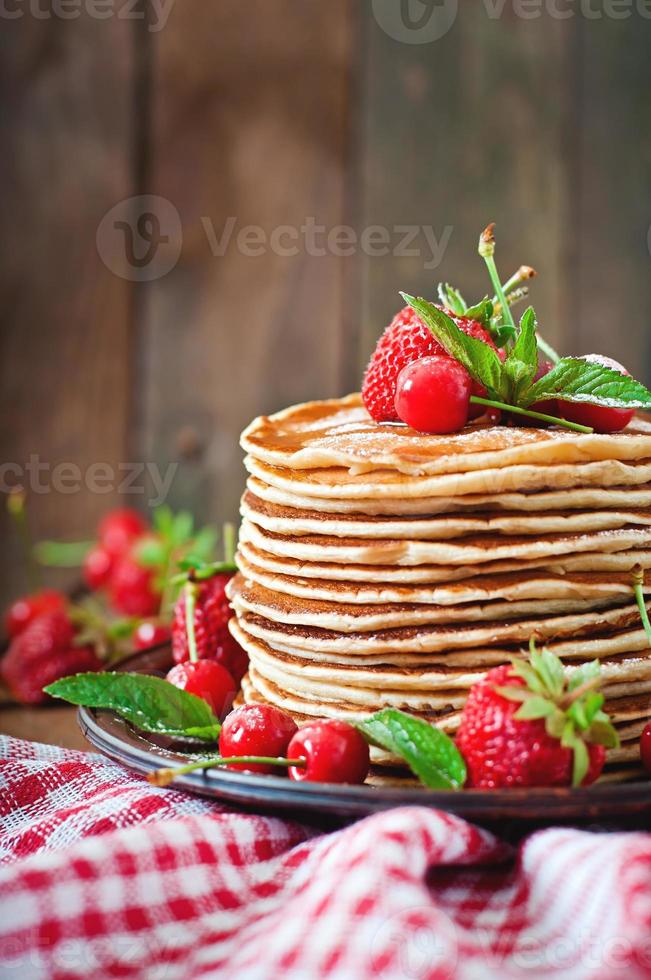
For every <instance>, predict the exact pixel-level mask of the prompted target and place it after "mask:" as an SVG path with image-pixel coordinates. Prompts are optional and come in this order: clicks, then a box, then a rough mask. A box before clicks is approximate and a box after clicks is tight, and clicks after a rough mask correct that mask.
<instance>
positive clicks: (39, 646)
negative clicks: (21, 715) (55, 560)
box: [2, 609, 101, 704]
mask: <svg viewBox="0 0 651 980" xmlns="http://www.w3.org/2000/svg"><path fill="white" fill-rule="evenodd" d="M74 642H75V631H74V627H73V625H72V623H71V621H70V619H69V617H68V616H67V614H66V613H65V612H64V611H63V610H61V609H58V610H55V611H54V612H49V613H44V614H43V615H42V616H39V617H38V618H37V619H35V620H33V622H32V623H30V625H29V626H28V627H27V629H25V630H23V632H22V633H21V634H20V635H19V636H17V637H16V638H15V639H14V640H13V641H12V643H11V645H10V647H9V649H8V650H7V653H6V655H5V657H4V659H3V661H2V676H3V679H4V681H5V683H6V684H7V686H8V688H9V690H10V691H11V693H12V694H13V696H14V697H15V698H16V700H17V701H20V702H22V703H23V704H41V703H42V702H44V701H47V695H46V694H44V693H43V688H44V687H45V686H46V685H47V684H51V683H53V681H56V680H58V679H59V678H60V677H67V676H68V675H69V674H78V673H80V672H82V671H89V670H99V669H100V667H101V663H100V661H99V659H98V657H97V656H96V654H95V651H94V650H93V648H92V647H90V646H75V645H74Z"/></svg>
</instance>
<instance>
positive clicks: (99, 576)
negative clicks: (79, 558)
mask: <svg viewBox="0 0 651 980" xmlns="http://www.w3.org/2000/svg"><path fill="white" fill-rule="evenodd" d="M112 568H113V556H112V555H110V554H109V552H108V551H107V550H106V548H103V547H102V546H101V545H99V544H98V545H96V546H95V547H94V548H91V549H90V551H89V552H88V554H87V555H86V557H85V558H84V564H83V566H82V575H83V578H84V582H85V583H86V585H87V586H88V588H89V589H90V590H91V591H92V592H95V591H96V590H97V589H101V588H102V586H104V585H106V583H107V582H108V580H109V576H110V574H111V569H112Z"/></svg>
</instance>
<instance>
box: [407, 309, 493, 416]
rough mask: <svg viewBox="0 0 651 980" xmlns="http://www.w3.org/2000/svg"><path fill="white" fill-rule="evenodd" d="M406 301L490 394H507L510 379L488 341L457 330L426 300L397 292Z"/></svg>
mask: <svg viewBox="0 0 651 980" xmlns="http://www.w3.org/2000/svg"><path fill="white" fill-rule="evenodd" d="M400 295H401V296H402V297H403V299H404V300H405V302H406V303H408V304H409V306H411V308H412V309H413V310H414V311H415V312H416V313H417V314H418V316H419V317H420V318H421V320H422V321H423V323H424V324H425V325H426V326H427V327H428V329H429V330H431V331H432V333H433V334H434V336H435V337H436V339H437V340H438V342H439V343H440V344H441V346H442V347H444V348H445V350H446V351H447V352H448V354H449V355H450V356H451V357H453V358H454V359H455V360H456V361H458V362H459V363H460V364H462V365H463V367H465V369H466V370H467V371H468V374H469V375H470V376H471V377H472V378H474V380H475V381H478V382H479V383H480V384H483V385H484V386H485V387H486V388H487V389H488V393H489V396H490V397H493V398H497V399H498V400H501V401H504V400H505V399H506V398H507V396H508V394H509V383H508V377H507V374H506V371H505V370H504V365H503V364H502V362H501V361H500V359H499V357H498V355H497V353H496V352H495V351H494V350H493V348H492V347H489V346H488V344H485V343H484V342H483V341H482V340H477V339H476V338H475V337H469V336H468V335H467V334H465V333H464V332H463V330H460V329H459V327H458V326H457V325H456V323H455V322H454V321H453V320H451V319H450V317H449V316H448V315H447V314H446V313H444V312H443V311H442V310H439V308H438V307H437V306H434V304H433V303H428V302H427V300H425V299H422V298H420V297H419V298H418V299H417V298H416V297H415V296H410V295H409V294H408V293H401V294H400Z"/></svg>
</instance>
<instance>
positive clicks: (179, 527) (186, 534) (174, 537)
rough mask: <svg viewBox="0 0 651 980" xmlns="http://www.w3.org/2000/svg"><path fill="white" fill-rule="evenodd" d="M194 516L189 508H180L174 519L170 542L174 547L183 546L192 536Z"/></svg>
mask: <svg viewBox="0 0 651 980" xmlns="http://www.w3.org/2000/svg"><path fill="white" fill-rule="evenodd" d="M193 530H194V518H193V517H192V514H191V513H190V511H189V510H180V511H179V512H178V514H176V515H175V517H174V520H173V521H172V527H171V533H170V543H171V545H172V547H173V548H181V547H182V546H183V545H184V544H187V543H188V541H190V539H191V538H192V531H193Z"/></svg>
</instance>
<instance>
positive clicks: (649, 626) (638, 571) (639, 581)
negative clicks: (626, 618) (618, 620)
mask: <svg viewBox="0 0 651 980" xmlns="http://www.w3.org/2000/svg"><path fill="white" fill-rule="evenodd" d="M633 592H634V593H635V600H636V602H637V608H638V609H639V610H640V619H641V620H642V626H643V627H644V632H645V633H646V636H647V640H648V641H649V646H651V622H649V613H648V612H647V608H646V602H645V601H644V572H643V570H642V566H641V565H636V566H635V568H634V569H633Z"/></svg>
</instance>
